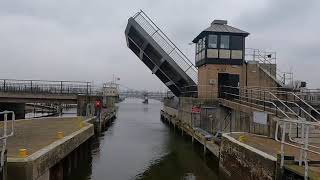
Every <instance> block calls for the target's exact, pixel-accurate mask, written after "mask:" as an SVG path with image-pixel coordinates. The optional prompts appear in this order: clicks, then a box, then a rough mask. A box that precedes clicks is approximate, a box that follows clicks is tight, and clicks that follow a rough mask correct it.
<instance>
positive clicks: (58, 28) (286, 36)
mask: <svg viewBox="0 0 320 180" xmlns="http://www.w3.org/2000/svg"><path fill="white" fill-rule="evenodd" d="M253 7H257V8H259V9H258V10H256V9H257V8H253ZM317 8H319V3H316V1H308V3H305V2H303V1H301V2H300V1H299V2H298V1H289V0H287V1H276V0H272V1H269V0H264V1H251V0H244V1H238V0H228V1H212V0H203V1H201V2H200V1H198V0H189V1H185V0H175V1H172V0H162V1H149V0H136V1H129V0H127V1H126V0H118V1H105V0H95V1H87V0H68V1H65V0H46V1H43V0H10V1H0V39H1V41H0V62H1V65H0V78H19V79H31V78H32V79H52V80H53V79H61V80H62V79H63V80H86V81H92V80H93V81H95V82H102V81H108V80H111V78H112V75H113V74H115V75H116V76H119V77H120V78H121V83H122V84H126V85H127V86H128V87H132V88H134V89H152V90H158V89H159V88H160V89H162V90H163V89H165V86H164V85H163V84H162V83H161V82H160V81H159V80H158V79H157V78H156V77H155V76H154V75H152V74H151V72H150V70H149V69H148V68H147V67H146V66H145V65H144V64H143V63H142V62H140V60H139V59H138V58H137V57H136V56H135V55H134V54H133V53H132V52H131V51H130V50H129V49H128V48H127V47H126V43H125V38H124V29H125V26H126V23H127V19H128V18H129V17H130V16H132V15H133V14H134V13H135V12H136V11H138V10H139V9H143V10H145V11H146V12H147V13H148V14H149V15H150V17H151V18H152V19H154V21H155V22H156V23H157V24H158V25H159V26H160V27H161V28H162V29H163V31H164V32H165V33H167V34H168V36H169V37H170V38H171V39H172V40H173V41H174V42H176V44H177V45H178V47H180V49H181V50H182V51H183V52H186V54H187V55H188V57H190V59H191V60H192V61H194V55H193V53H194V47H193V46H190V45H188V43H190V42H191V40H192V39H193V38H194V37H195V36H196V35H197V34H198V33H200V32H201V31H202V30H203V29H204V28H206V27H207V26H209V25H210V23H211V21H212V20H213V19H218V18H220V19H227V20H228V21H229V22H230V24H231V25H235V26H238V27H240V28H242V29H244V30H247V31H249V32H251V33H252V34H251V35H250V36H249V38H248V41H247V44H248V46H251V47H252V46H253V47H256V48H263V49H272V50H276V51H277V52H278V54H279V57H280V62H279V63H280V67H281V68H282V67H283V68H284V69H287V68H288V67H287V66H288V64H290V65H292V66H293V67H294V68H293V70H295V71H296V72H297V75H296V77H298V78H307V79H309V80H310V83H311V84H315V85H317V86H320V83H319V82H317V80H316V79H315V78H314V76H313V77H312V75H311V74H310V75H306V74H305V73H303V72H301V71H300V70H299V69H300V67H301V66H304V67H305V68H307V67H310V66H312V65H313V66H312V67H315V66H318V67H319V65H320V64H319V63H318V54H317V53H314V54H313V53H312V52H313V51H317V47H319V46H317V45H318V44H319V42H320V40H319V38H315V37H316V36H314V35H315V34H316V32H317V29H319V27H318V25H316V24H315V23H314V22H316V20H317V15H318V13H317V11H315V10H316V9H317ZM298 20H299V21H301V20H305V24H306V25H307V26H300V28H298V26H297V25H298V24H297V23H296V21H298ZM266 24H267V26H266ZM297 34H304V37H305V38H297ZM309 49H313V50H310V51H308V50H309ZM317 52H318V51H317ZM300 58H305V59H308V62H310V63H305V65H301V63H300V62H299V61H300ZM310 64H311V65H310ZM296 67H299V68H296Z"/></svg>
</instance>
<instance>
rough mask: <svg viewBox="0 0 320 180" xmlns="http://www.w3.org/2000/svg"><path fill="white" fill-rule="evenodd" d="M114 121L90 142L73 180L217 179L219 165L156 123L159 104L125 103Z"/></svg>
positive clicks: (152, 102)
mask: <svg viewBox="0 0 320 180" xmlns="http://www.w3.org/2000/svg"><path fill="white" fill-rule="evenodd" d="M118 106H119V110H118V116H117V119H115V121H114V122H113V123H112V124H111V125H110V126H109V127H108V128H107V130H106V131H104V132H102V134H101V135H100V136H99V137H96V138H94V140H93V141H92V147H91V158H90V159H89V161H88V162H86V163H84V165H83V167H82V170H79V171H77V173H76V174H75V175H74V176H73V177H72V179H77V180H89V179H92V180H105V179H110V180H136V179H139V180H140V179H141V180H142V179H143V180H171V179H172V180H180V179H181V180H205V179H210V180H215V179H218V175H217V169H218V168H217V162H216V160H215V158H214V157H213V156H210V155H209V156H208V155H207V156H204V155H203V154H202V148H201V147H199V146H196V145H192V144H191V139H190V138H188V137H182V136H181V135H180V133H179V134H178V133H174V132H173V129H170V127H169V126H168V125H166V124H165V123H163V122H162V121H161V120H160V109H161V102H158V101H152V100H150V101H149V104H143V103H142V100H140V99H126V100H125V101H124V102H121V103H119V104H118Z"/></svg>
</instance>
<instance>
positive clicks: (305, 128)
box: [275, 119, 320, 180]
mask: <svg viewBox="0 0 320 180" xmlns="http://www.w3.org/2000/svg"><path fill="white" fill-rule="evenodd" d="M276 122H277V123H276V131H275V139H276V140H277V141H278V142H280V144H281V147H280V153H281V160H280V166H281V167H283V166H284V156H285V145H287V146H290V147H293V148H296V149H298V150H299V151H300V152H299V159H298V161H299V166H304V179H306V180H307V179H308V173H309V172H308V171H309V165H308V163H309V160H308V153H312V154H316V155H320V147H319V146H317V145H311V144H310V143H309V133H310V129H311V127H314V128H315V129H319V128H320V124H319V123H317V122H308V121H301V120H293V119H276ZM288 124H289V126H292V125H296V126H297V127H298V126H300V128H301V140H300V141H299V142H292V141H287V140H286V134H288V133H290V130H289V132H288V129H287V125H288ZM280 126H282V127H281V128H279V127H280ZM279 129H281V140H279V138H278V133H279ZM302 162H303V163H302Z"/></svg>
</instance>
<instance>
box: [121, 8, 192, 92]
mask: <svg viewBox="0 0 320 180" xmlns="http://www.w3.org/2000/svg"><path fill="white" fill-rule="evenodd" d="M125 36H126V41H127V46H128V47H129V48H130V49H131V50H132V51H133V52H134V53H135V54H136V55H137V56H138V57H139V58H140V59H141V60H142V62H143V63H144V64H145V65H146V66H147V67H148V68H149V69H150V70H151V71H152V73H153V74H155V75H156V76H157V77H158V78H159V79H160V80H161V81H162V82H163V83H164V84H165V85H166V86H167V87H168V88H169V89H170V90H171V91H172V92H173V93H174V95H176V96H180V95H181V94H184V95H185V93H184V91H186V89H185V88H184V87H192V88H194V89H187V91H189V92H191V91H193V92H196V88H197V87H196V84H197V81H198V80H197V76H198V73H197V69H196V67H195V66H194V65H193V63H192V62H191V61H190V60H189V59H188V58H187V57H186V56H185V55H184V54H183V53H182V52H181V51H180V50H179V48H178V47H177V46H176V45H175V44H174V43H173V42H172V41H171V40H170V39H169V38H168V37H167V36H166V35H165V34H164V33H163V32H162V31H161V29H160V28H159V27H158V26H157V25H156V24H155V23H154V22H153V21H152V20H151V19H150V18H149V17H148V16H147V15H146V13H144V12H143V11H142V10H141V11H140V12H138V13H136V14H135V15H134V16H133V17H131V18H129V20H128V24H127V27H126V30H125ZM188 96H196V93H189V94H188Z"/></svg>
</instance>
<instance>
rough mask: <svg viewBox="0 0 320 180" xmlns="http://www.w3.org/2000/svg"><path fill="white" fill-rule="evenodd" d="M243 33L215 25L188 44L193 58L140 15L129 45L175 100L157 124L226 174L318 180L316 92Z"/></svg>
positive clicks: (128, 34) (129, 27)
mask: <svg viewBox="0 0 320 180" xmlns="http://www.w3.org/2000/svg"><path fill="white" fill-rule="evenodd" d="M248 35H249V33H248V32H246V31H243V30H240V29H238V28H235V27H232V26H230V25H229V24H228V23H227V21H225V20H214V21H213V22H212V23H211V24H210V26H209V27H208V28H206V29H205V30H203V31H201V32H200V34H199V35H197V36H196V37H195V38H194V39H193V40H192V42H193V43H194V45H195V56H194V57H195V60H194V61H191V60H189V59H188V57H187V56H186V55H184V54H183V53H182V52H181V51H180V50H179V48H178V47H177V46H176V45H175V44H174V43H173V42H172V41H171V40H170V39H169V38H168V36H167V35H165V34H164V32H163V31H162V30H161V29H160V28H159V27H158V26H157V25H156V24H155V23H154V22H153V21H152V20H151V19H150V18H149V17H148V16H147V14H146V13H144V12H143V11H139V12H138V13H136V14H135V15H134V16H133V17H131V18H129V20H128V24H127V27H126V29H125V37H126V42H127V46H128V47H129V48H130V49H131V50H132V51H133V52H134V54H136V56H137V57H138V58H139V59H140V60H141V61H142V62H143V63H144V64H145V65H146V66H147V67H148V68H149V69H150V70H151V72H152V74H155V75H156V76H157V77H158V78H159V79H160V80H161V81H162V82H163V83H164V84H165V85H166V86H167V87H168V88H169V89H170V90H171V91H172V93H173V94H174V95H175V96H176V97H177V98H170V99H165V101H164V108H163V110H162V119H165V120H167V121H169V122H170V124H173V125H174V127H178V128H180V129H181V131H182V134H183V132H185V133H186V134H189V135H190V136H192V142H193V140H194V139H198V141H199V142H200V143H201V144H203V146H204V151H206V149H209V150H210V151H211V152H213V153H214V154H216V155H217V157H218V158H219V166H220V167H221V168H222V169H223V170H224V171H225V172H226V174H229V175H230V176H233V177H242V178H245V177H250V178H252V179H275V178H278V177H279V176H283V177H284V176H285V177H300V178H305V179H307V178H310V179H312V178H315V177H319V176H320V168H319V164H318V163H319V162H320V146H319V143H320V124H319V119H320V112H319V110H318V108H317V100H316V99H317V98H319V99H320V96H319V95H320V93H318V92H319V91H318V90H316V91H313V90H308V89H307V88H306V83H304V82H299V83H297V82H298V81H294V79H293V74H292V73H291V72H289V73H287V72H282V71H280V70H279V69H278V67H277V60H278V57H277V56H276V53H275V52H266V51H262V50H258V49H249V48H246V47H245V39H246V37H247V36H248ZM193 62H195V63H193ZM177 99H178V100H177ZM197 134H198V136H197ZM219 134H222V138H220V135H219ZM203 139H205V140H203ZM214 139H220V140H216V141H214ZM235 157H236V158H235ZM239 169H240V170H241V171H238V170H239Z"/></svg>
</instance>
